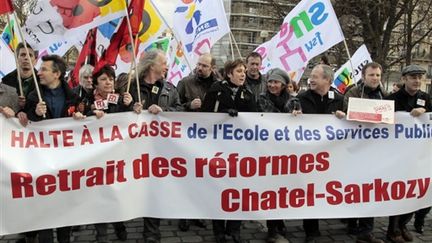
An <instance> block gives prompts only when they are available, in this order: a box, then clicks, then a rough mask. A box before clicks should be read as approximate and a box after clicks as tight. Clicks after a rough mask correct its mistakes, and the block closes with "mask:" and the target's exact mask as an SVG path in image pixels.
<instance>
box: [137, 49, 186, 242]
mask: <svg viewBox="0 0 432 243" xmlns="http://www.w3.org/2000/svg"><path fill="white" fill-rule="evenodd" d="M139 70H140V71H139V81H140V86H139V94H140V96H141V100H142V101H141V103H139V102H138V87H134V90H133V91H131V94H132V96H133V97H134V99H133V100H134V101H136V102H138V103H135V107H134V110H135V111H136V110H137V109H136V106H142V108H144V109H146V110H148V112H150V113H152V114H159V113H160V112H164V111H181V110H182V109H183V108H182V106H181V104H180V99H179V94H178V92H177V89H176V88H175V87H174V86H173V85H172V84H171V83H168V82H166V81H165V75H166V73H167V71H168V66H167V59H166V57H165V53H163V52H162V51H160V50H152V51H149V52H147V53H146V55H145V56H144V58H143V59H142V60H141V61H140V63H139ZM159 225H160V219H158V218H144V231H143V235H144V242H145V243H159V242H160V238H161V233H160V229H159Z"/></svg>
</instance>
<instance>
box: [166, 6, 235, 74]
mask: <svg viewBox="0 0 432 243" xmlns="http://www.w3.org/2000/svg"><path fill="white" fill-rule="evenodd" d="M178 2H179V5H177V8H176V10H175V11H174V31H175V32H176V34H177V36H179V38H180V41H181V42H182V43H183V44H184V46H185V52H186V53H185V54H186V55H187V56H188V60H189V62H190V64H191V65H192V66H194V65H195V64H196V62H197V61H198V57H199V56H200V55H201V54H203V53H209V52H210V49H211V47H212V46H213V44H214V43H216V42H217V41H218V40H219V39H220V38H222V37H223V36H224V35H225V34H227V33H229V32H230V28H229V25H228V21H227V19H226V13H225V9H224V6H223V2H222V0H211V1H208V0H207V1H204V0H197V1H189V2H190V3H186V1H180V0H178Z"/></svg>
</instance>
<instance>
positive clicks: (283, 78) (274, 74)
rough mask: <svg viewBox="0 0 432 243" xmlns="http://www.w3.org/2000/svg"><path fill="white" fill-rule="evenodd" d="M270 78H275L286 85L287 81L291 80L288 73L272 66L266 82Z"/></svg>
mask: <svg viewBox="0 0 432 243" xmlns="http://www.w3.org/2000/svg"><path fill="white" fill-rule="evenodd" d="M270 80H276V81H279V82H282V83H283V84H285V85H287V84H288V83H289V82H291V79H290V78H289V76H288V73H287V72H285V71H284V70H282V69H280V68H274V69H271V70H269V71H268V78H267V82H268V81H270Z"/></svg>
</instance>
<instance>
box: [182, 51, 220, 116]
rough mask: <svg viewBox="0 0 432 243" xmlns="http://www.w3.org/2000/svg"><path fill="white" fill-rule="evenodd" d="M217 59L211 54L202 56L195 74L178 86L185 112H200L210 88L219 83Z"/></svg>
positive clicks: (184, 79)
mask: <svg viewBox="0 0 432 243" xmlns="http://www.w3.org/2000/svg"><path fill="white" fill-rule="evenodd" d="M215 62H216V61H215V59H214V58H213V57H212V55H211V54H210V53H206V54H203V55H201V56H200V57H199V58H198V63H197V66H196V68H195V73H193V74H191V75H189V76H187V77H185V78H183V79H182V80H180V82H179V83H178V85H177V90H178V92H179V95H180V102H181V103H182V105H183V107H184V109H185V111H200V109H201V105H202V101H203V100H204V96H205V94H206V93H207V91H208V90H209V88H210V86H211V85H212V84H213V83H214V82H216V81H218V80H217V78H216V75H215V74H214V70H213V67H214V66H215Z"/></svg>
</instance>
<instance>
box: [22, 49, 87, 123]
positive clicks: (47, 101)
mask: <svg viewBox="0 0 432 243" xmlns="http://www.w3.org/2000/svg"><path fill="white" fill-rule="evenodd" d="M42 61H43V62H42V65H41V67H40V69H39V71H38V76H39V79H40V85H41V89H40V92H41V96H42V100H43V101H39V98H38V95H37V92H36V90H33V91H32V92H30V94H29V95H28V100H27V102H26V106H25V112H26V113H27V115H28V118H29V119H30V120H31V121H40V120H43V119H54V118H61V117H70V116H72V115H73V113H74V112H75V108H76V106H77V105H78V103H79V98H78V96H77V95H76V94H75V93H74V92H73V91H72V90H71V89H70V88H69V86H68V85H67V83H66V82H65V81H64V75H65V72H66V63H65V62H64V61H63V59H62V58H61V57H59V56H57V55H48V56H44V57H42Z"/></svg>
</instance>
